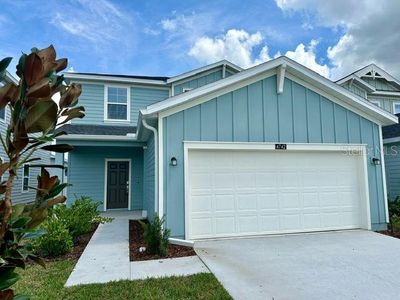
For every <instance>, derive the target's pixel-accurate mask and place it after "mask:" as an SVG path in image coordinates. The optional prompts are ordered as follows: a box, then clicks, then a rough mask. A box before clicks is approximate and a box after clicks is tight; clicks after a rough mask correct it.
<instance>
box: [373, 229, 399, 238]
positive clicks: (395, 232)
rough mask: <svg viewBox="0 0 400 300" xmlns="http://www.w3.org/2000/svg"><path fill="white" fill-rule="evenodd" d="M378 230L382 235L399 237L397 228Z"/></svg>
mask: <svg viewBox="0 0 400 300" xmlns="http://www.w3.org/2000/svg"><path fill="white" fill-rule="evenodd" d="M378 232H379V233H382V234H384V235H388V236H391V237H394V238H397V239H400V231H397V230H395V231H393V232H392V231H391V230H381V231H378Z"/></svg>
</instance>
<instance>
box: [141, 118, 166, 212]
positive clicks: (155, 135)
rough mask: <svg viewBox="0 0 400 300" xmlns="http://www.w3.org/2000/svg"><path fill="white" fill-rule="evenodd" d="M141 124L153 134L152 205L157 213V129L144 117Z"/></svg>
mask: <svg viewBox="0 0 400 300" xmlns="http://www.w3.org/2000/svg"><path fill="white" fill-rule="evenodd" d="M142 123H143V126H144V127H145V128H147V129H149V130H150V131H152V132H153V135H154V175H155V178H154V207H155V208H156V212H157V213H158V209H159V203H158V201H159V200H158V199H159V197H158V194H159V190H158V131H157V129H156V128H155V127H152V126H150V125H149V124H148V123H147V121H146V119H142ZM161 217H162V216H161Z"/></svg>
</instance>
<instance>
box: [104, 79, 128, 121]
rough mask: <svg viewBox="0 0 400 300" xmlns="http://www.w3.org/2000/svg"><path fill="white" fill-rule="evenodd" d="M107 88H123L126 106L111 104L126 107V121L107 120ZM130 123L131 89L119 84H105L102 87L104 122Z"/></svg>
mask: <svg viewBox="0 0 400 300" xmlns="http://www.w3.org/2000/svg"><path fill="white" fill-rule="evenodd" d="M108 88H123V89H126V97H127V98H126V105H125V104H124V103H113V102H111V104H116V105H125V106H126V119H125V120H124V119H109V118H108V104H109V102H108ZM130 121H131V87H130V86H129V85H121V84H105V85H104V122H105V123H107V122H115V123H129V122H130Z"/></svg>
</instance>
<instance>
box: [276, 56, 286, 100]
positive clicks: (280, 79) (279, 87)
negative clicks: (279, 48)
mask: <svg viewBox="0 0 400 300" xmlns="http://www.w3.org/2000/svg"><path fill="white" fill-rule="evenodd" d="M285 72H286V64H285V63H283V64H281V65H280V66H279V67H278V71H277V79H276V92H277V93H278V94H282V93H283V85H284V83H285Z"/></svg>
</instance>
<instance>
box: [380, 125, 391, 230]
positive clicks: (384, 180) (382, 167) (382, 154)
mask: <svg viewBox="0 0 400 300" xmlns="http://www.w3.org/2000/svg"><path fill="white" fill-rule="evenodd" d="M378 130H379V148H380V149H379V150H380V157H381V171H382V184H383V200H384V201H385V219H386V223H389V205H388V197H387V186H386V169H385V153H384V148H383V138H382V126H379V128H378Z"/></svg>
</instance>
